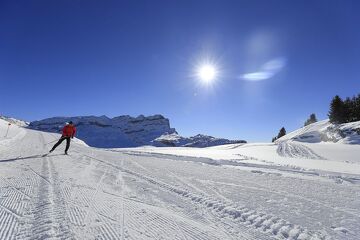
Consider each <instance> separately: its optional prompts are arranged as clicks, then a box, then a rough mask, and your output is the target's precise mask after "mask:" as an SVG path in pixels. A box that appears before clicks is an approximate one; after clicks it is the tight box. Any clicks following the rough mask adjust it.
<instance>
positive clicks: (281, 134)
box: [276, 127, 286, 139]
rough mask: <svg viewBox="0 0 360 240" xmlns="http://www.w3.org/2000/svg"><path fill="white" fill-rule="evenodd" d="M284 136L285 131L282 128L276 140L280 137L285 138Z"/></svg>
mask: <svg viewBox="0 0 360 240" xmlns="http://www.w3.org/2000/svg"><path fill="white" fill-rule="evenodd" d="M285 135H286V130H285V128H284V127H282V128H281V129H280V131H279V134H278V135H277V137H276V138H277V139H279V138H281V137H282V136H285Z"/></svg>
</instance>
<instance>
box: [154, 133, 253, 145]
mask: <svg viewBox="0 0 360 240" xmlns="http://www.w3.org/2000/svg"><path fill="white" fill-rule="evenodd" d="M152 143H153V144H152V145H154V146H158V147H165V146H166V147H200V148H203V147H212V146H218V145H225V144H235V143H246V141H244V140H228V139H224V138H215V137H212V136H208V135H203V134H198V135H196V136H193V137H188V138H187V137H182V136H180V135H179V134H177V133H172V134H164V135H161V136H160V137H158V138H156V139H155V140H153V141H152Z"/></svg>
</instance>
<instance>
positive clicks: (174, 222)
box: [0, 128, 360, 240]
mask: <svg viewBox="0 0 360 240" xmlns="http://www.w3.org/2000/svg"><path fill="white" fill-rule="evenodd" d="M57 138H59V135H58V134H51V133H44V132H39V131H34V130H28V129H22V128H19V130H18V133H17V134H16V135H15V136H13V137H12V138H9V139H5V140H3V141H1V142H0V143H1V145H0V239H184V240H190V239H199V240H200V239H202V240H211V239H214V240H215V239H249V240H250V239H356V236H359V234H360V231H359V228H358V227H359V222H360V217H359V216H360V212H359V211H360V210H359V200H358V199H359V192H360V191H359V189H360V188H359V184H357V183H350V182H349V183H342V184H339V183H338V182H336V181H333V180H332V179H330V178H324V177H323V176H318V175H307V174H302V173H301V172H287V171H281V168H279V169H277V170H276V169H272V168H263V167H262V166H261V165H259V167H258V168H255V167H254V166H252V167H251V168H250V167H249V168H248V169H246V167H244V166H241V167H237V166H229V165H224V166H223V165H214V164H206V163H204V162H195V161H186V157H181V158H180V157H179V159H177V160H174V159H172V158H174V157H176V156H175V155H174V156H173V157H172V158H170V157H169V158H168V157H166V155H156V154H141V153H140V154H139V153H137V152H134V153H137V154H129V149H127V151H126V152H125V151H124V152H122V151H108V150H103V149H96V148H91V147H88V146H86V145H83V144H81V143H80V142H79V141H73V142H72V146H71V148H70V151H69V153H70V155H68V156H66V155H63V154H62V153H63V149H64V144H63V145H62V146H60V147H59V148H58V149H57V150H56V151H55V152H53V153H51V154H49V155H47V156H44V157H42V154H44V153H46V152H48V150H49V149H50V148H51V146H52V144H47V143H49V142H51V141H54V140H56V139H57ZM282 147H283V148H282V149H290V151H287V150H286V151H285V150H284V151H283V150H281V151H280V152H281V153H284V154H288V153H289V154H293V153H294V154H297V153H298V152H299V151H298V150H299V148H294V147H292V146H290V147H289V146H288V145H286V146H285V145H283V146H282ZM293 149H294V151H296V152H294V151H293ZM300 150H301V149H300ZM305 150H306V151H310V150H309V149H307V148H306V149H305ZM301 153H302V152H301ZM311 156H314V157H316V156H320V155H316V154H315V153H314V152H312V151H311ZM334 193H336V194H334Z"/></svg>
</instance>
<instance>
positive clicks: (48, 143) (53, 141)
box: [44, 139, 58, 146]
mask: <svg viewBox="0 0 360 240" xmlns="http://www.w3.org/2000/svg"><path fill="white" fill-rule="evenodd" d="M56 141H58V139H55V140H54V141H51V142H48V143H45V144H44V146H45V145H48V144H50V143H53V142H56Z"/></svg>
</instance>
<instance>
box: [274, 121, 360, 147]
mask: <svg viewBox="0 0 360 240" xmlns="http://www.w3.org/2000/svg"><path fill="white" fill-rule="evenodd" d="M285 140H295V141H299V142H308V143H319V142H339V143H347V144H360V121H357V122H351V123H344V124H332V123H330V122H329V120H323V121H319V122H316V123H313V124H310V125H308V126H305V127H303V128H300V129H298V130H295V131H293V132H291V133H288V134H287V135H285V136H283V137H282V138H280V139H278V140H277V142H281V141H285Z"/></svg>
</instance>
